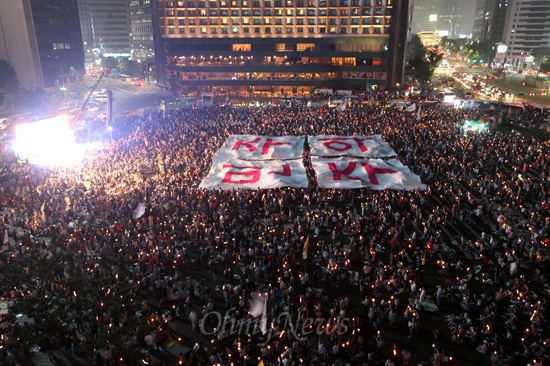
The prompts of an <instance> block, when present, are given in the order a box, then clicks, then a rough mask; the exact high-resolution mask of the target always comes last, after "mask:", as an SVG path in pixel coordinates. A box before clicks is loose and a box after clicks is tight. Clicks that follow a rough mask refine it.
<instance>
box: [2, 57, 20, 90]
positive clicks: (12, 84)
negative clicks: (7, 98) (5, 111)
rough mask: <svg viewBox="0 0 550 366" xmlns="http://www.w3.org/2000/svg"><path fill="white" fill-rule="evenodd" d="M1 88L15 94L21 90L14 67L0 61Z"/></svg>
mask: <svg viewBox="0 0 550 366" xmlns="http://www.w3.org/2000/svg"><path fill="white" fill-rule="evenodd" d="M0 88H2V89H4V90H6V91H8V92H11V93H15V92H16V91H17V90H18V89H19V80H17V74H16V73H15V69H14V68H13V66H12V65H11V64H10V63H9V62H7V61H5V60H0Z"/></svg>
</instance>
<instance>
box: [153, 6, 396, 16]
mask: <svg viewBox="0 0 550 366" xmlns="http://www.w3.org/2000/svg"><path fill="white" fill-rule="evenodd" d="M164 14H165V16H166V17H174V16H178V17H184V16H188V17H197V16H203V17H206V16H229V15H230V14H231V16H241V15H243V16H249V15H253V16H262V15H263V16H285V15H286V16H294V15H296V16H326V15H341V16H347V15H364V16H372V15H374V16H391V9H386V10H385V11H383V9H375V11H372V9H371V8H363V9H360V8H351V9H329V10H326V9H315V10H314V9H310V10H304V9H298V10H296V12H295V11H294V9H286V10H281V9H275V10H272V9H263V10H260V9H258V10H246V9H243V10H224V9H221V10H219V9H201V10H166V11H165V13H164Z"/></svg>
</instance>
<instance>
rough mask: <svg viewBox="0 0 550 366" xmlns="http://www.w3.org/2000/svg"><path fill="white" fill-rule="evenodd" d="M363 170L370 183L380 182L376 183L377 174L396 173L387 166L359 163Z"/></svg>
mask: <svg viewBox="0 0 550 366" xmlns="http://www.w3.org/2000/svg"><path fill="white" fill-rule="evenodd" d="M361 165H362V166H363V168H364V169H365V171H366V172H367V175H368V177H369V180H370V182H371V183H372V184H380V183H378V178H377V177H376V175H377V174H395V173H397V170H393V169H388V168H376V167H374V166H372V165H370V164H368V163H361Z"/></svg>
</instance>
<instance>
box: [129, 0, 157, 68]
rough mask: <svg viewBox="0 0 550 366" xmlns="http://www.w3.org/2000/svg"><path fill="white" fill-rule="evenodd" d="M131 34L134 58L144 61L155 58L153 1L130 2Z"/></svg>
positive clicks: (132, 0) (134, 0)
mask: <svg viewBox="0 0 550 366" xmlns="http://www.w3.org/2000/svg"><path fill="white" fill-rule="evenodd" d="M130 32H131V33H130V35H131V37H132V57H134V58H137V59H144V58H147V57H150V56H153V54H154V53H153V19H152V17H151V0H130Z"/></svg>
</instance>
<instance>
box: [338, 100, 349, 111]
mask: <svg viewBox="0 0 550 366" xmlns="http://www.w3.org/2000/svg"><path fill="white" fill-rule="evenodd" d="M346 107H347V103H346V102H344V101H342V102H341V103H340V105H339V106H338V108H337V109H338V110H339V111H340V112H343V111H345V110H346Z"/></svg>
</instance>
